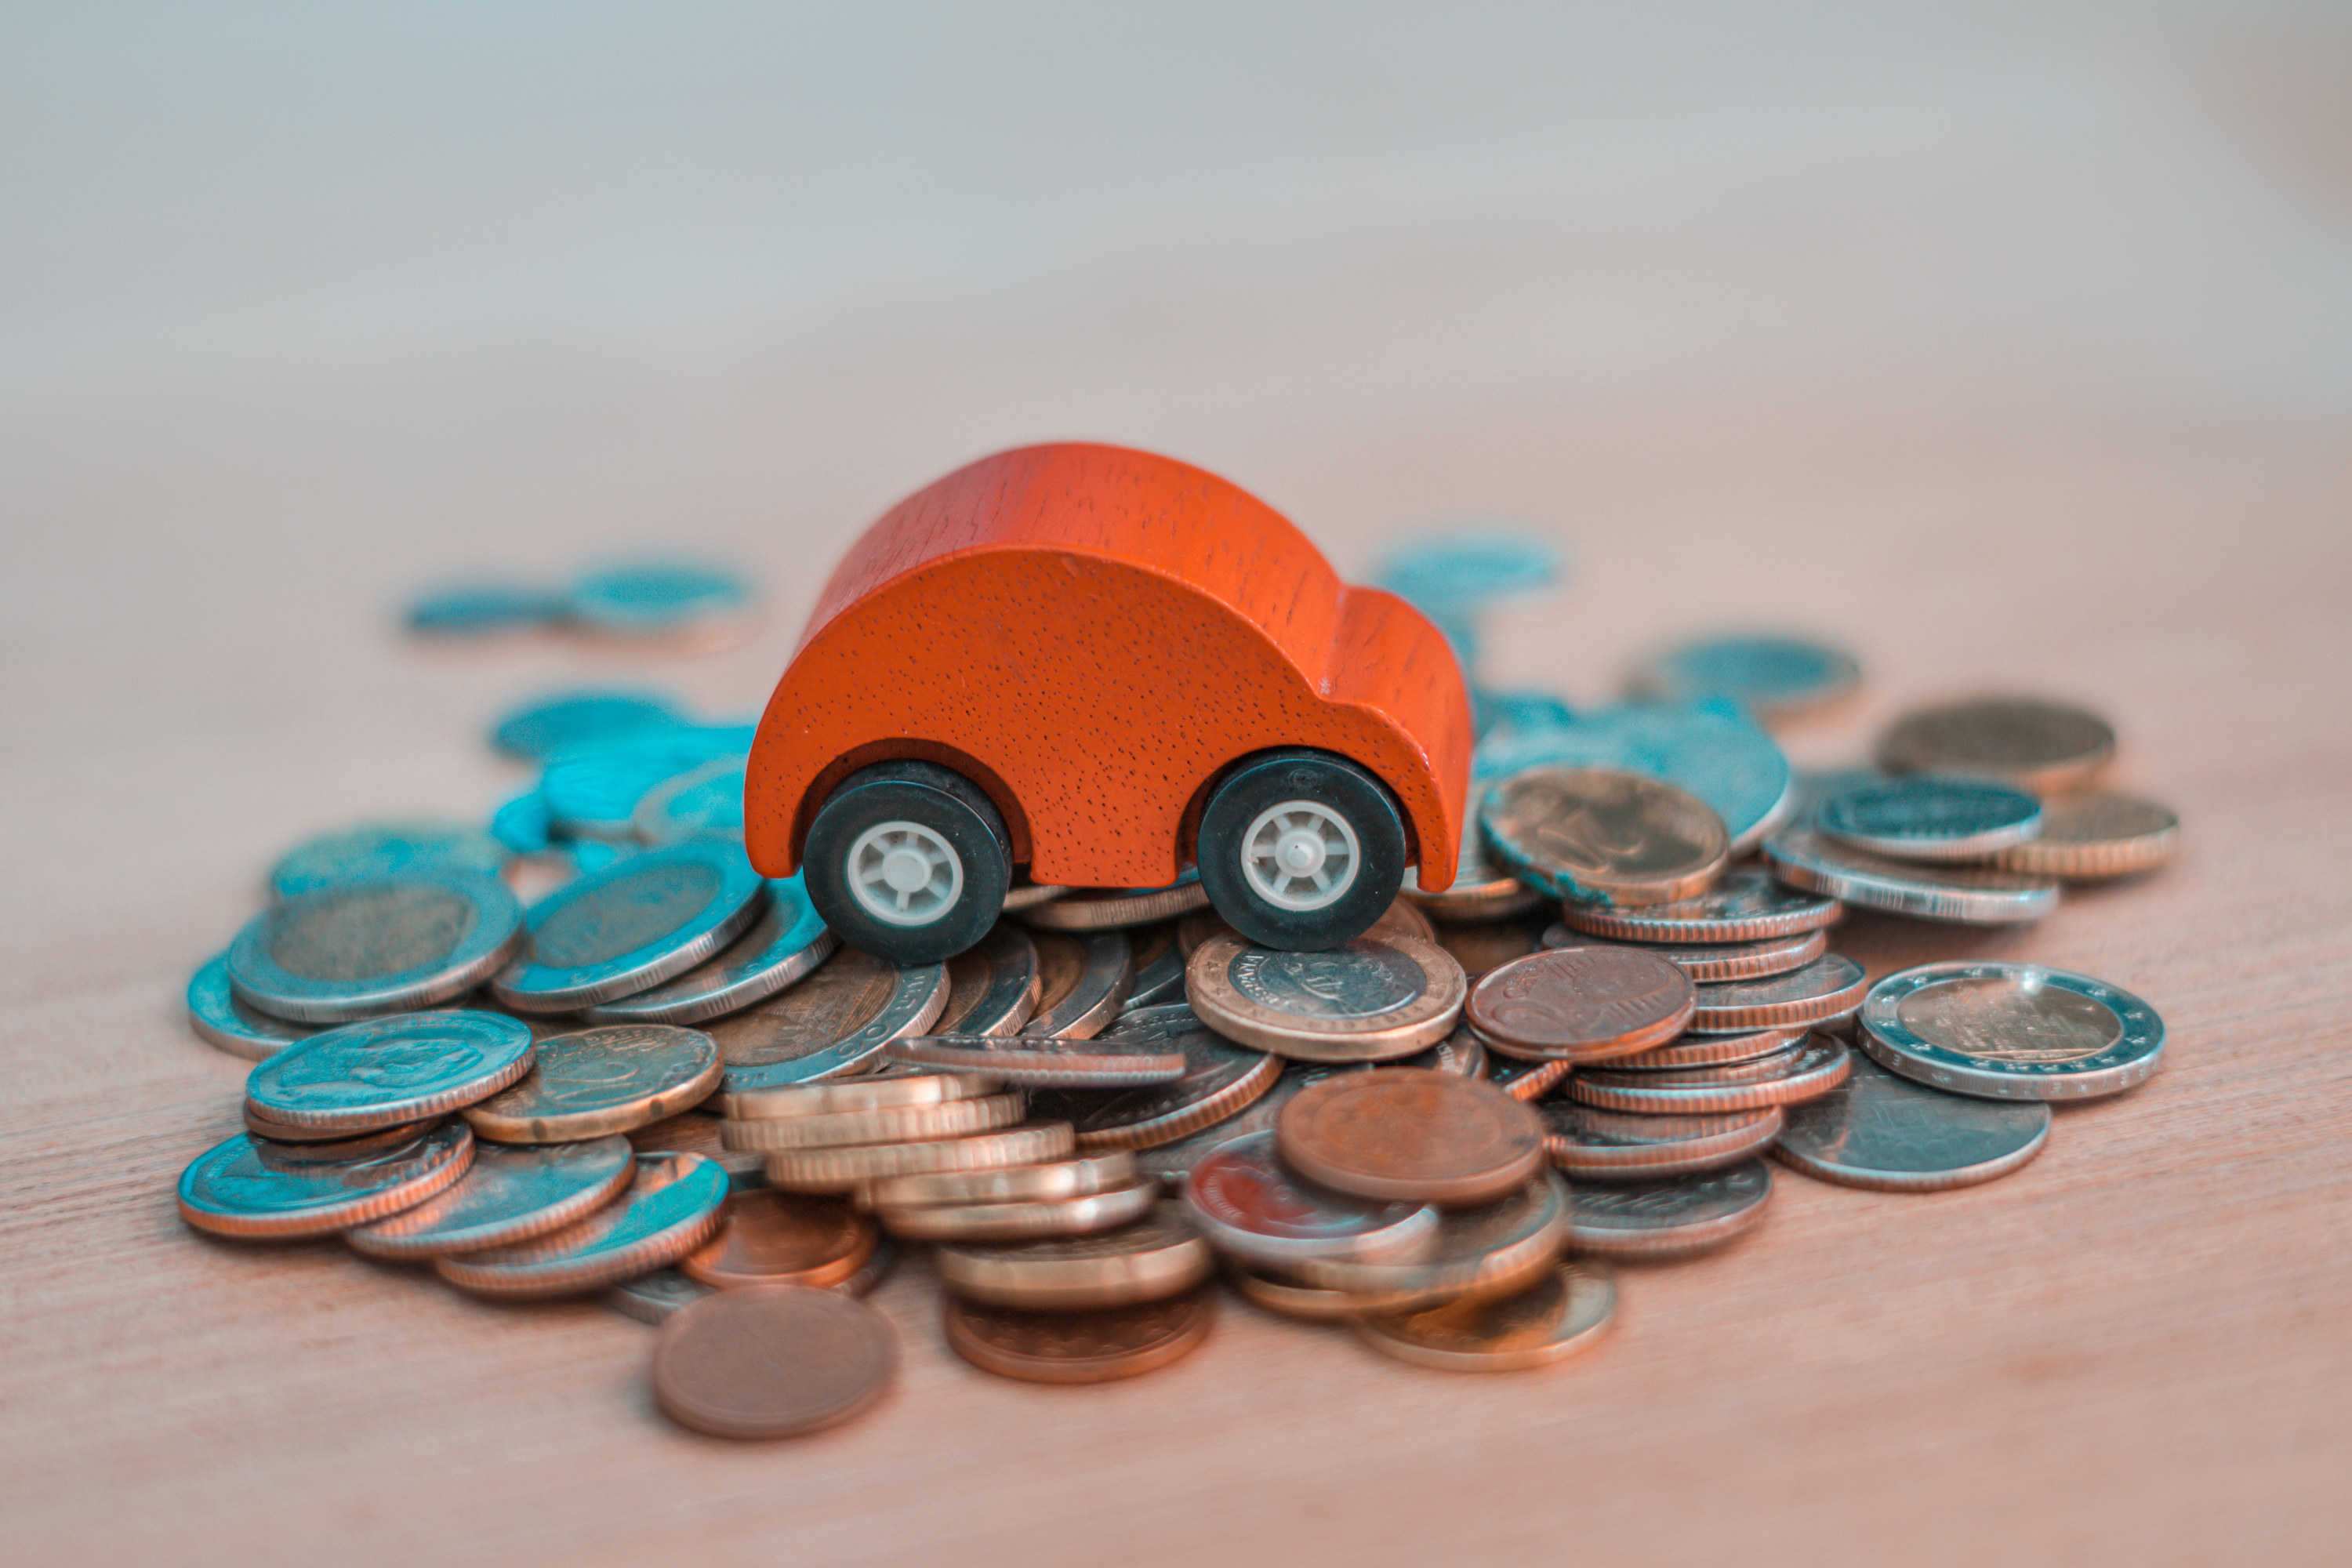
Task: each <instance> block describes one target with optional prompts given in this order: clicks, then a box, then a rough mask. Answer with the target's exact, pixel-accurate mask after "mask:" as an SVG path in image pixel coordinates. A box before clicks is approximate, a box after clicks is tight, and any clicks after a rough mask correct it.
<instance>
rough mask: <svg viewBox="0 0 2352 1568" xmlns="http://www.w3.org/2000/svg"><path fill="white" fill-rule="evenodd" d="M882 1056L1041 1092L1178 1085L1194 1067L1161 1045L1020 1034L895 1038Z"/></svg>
mask: <svg viewBox="0 0 2352 1568" xmlns="http://www.w3.org/2000/svg"><path fill="white" fill-rule="evenodd" d="M884 1054H885V1055H886V1056H887V1057H888V1058H890V1059H891V1060H892V1061H895V1062H903V1063H907V1064H909V1065H912V1066H919V1067H933V1068H950V1069H952V1070H954V1071H957V1072H974V1073H984V1074H986V1075H988V1076H989V1077H991V1078H994V1079H1000V1080H1002V1081H1003V1082H1005V1083H1012V1084H1021V1085H1024V1086H1033V1087H1035V1088H1038V1089H1129V1088H1132V1087H1134V1086H1136V1085H1138V1084H1161V1083H1174V1082H1176V1081H1177V1080H1178V1079H1181V1078H1182V1077H1183V1076H1184V1074H1185V1073H1186V1072H1187V1071H1188V1070H1189V1069H1190V1067H1191V1064H1190V1062H1189V1061H1188V1060H1187V1059H1186V1058H1185V1056H1184V1053H1183V1052H1181V1051H1179V1050H1170V1049H1167V1048H1166V1047H1165V1046H1164V1044H1163V1043H1162V1042H1160V1041H1157V1040H1150V1039H1139V1038H1135V1037H1118V1036H1112V1037H1107V1038H1106V1037H1097V1038H1095V1039H1090V1040H1088V1039H1055V1038H1053V1037H1046V1036H1037V1035H1016V1036H1013V1037H1009V1038H992V1037H988V1036H984V1035H915V1036H912V1037H908V1038H907V1039H903V1040H893V1041H891V1042H890V1044H889V1046H888V1047H886V1049H885V1051H884Z"/></svg>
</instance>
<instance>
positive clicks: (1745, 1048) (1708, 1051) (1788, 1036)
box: [1609, 1024, 1811, 1072]
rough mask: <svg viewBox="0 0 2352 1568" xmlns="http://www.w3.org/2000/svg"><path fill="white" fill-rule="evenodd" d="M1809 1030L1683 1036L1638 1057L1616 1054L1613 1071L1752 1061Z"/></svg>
mask: <svg viewBox="0 0 2352 1568" xmlns="http://www.w3.org/2000/svg"><path fill="white" fill-rule="evenodd" d="M1810 1032H1811V1026H1808V1025H1804V1024H1791V1025H1790V1026H1787V1027H1786V1028H1780V1029H1755V1030H1751V1031H1749V1032H1748V1033H1747V1034H1744V1035H1685V1036H1684V1037H1682V1038H1680V1039H1678V1040H1675V1041H1674V1042H1673V1043H1671V1044H1669V1045H1664V1046H1660V1047H1657V1048H1656V1049H1654V1050H1648V1051H1643V1052H1642V1053H1641V1054H1640V1055H1638V1056H1631V1057H1619V1058H1617V1059H1616V1060H1614V1061H1612V1062H1611V1063H1610V1064H1609V1070H1610V1071H1612V1072H1679V1071H1681V1070H1682V1069H1683V1068H1713V1067H1725V1066H1728V1065H1729V1064H1731V1063H1733V1062H1752V1061H1756V1060H1759V1059H1760V1058H1764V1057H1769V1056H1772V1055H1774V1054H1775V1053H1777V1052H1780V1051H1785V1050H1787V1049H1788V1048H1789V1047H1790V1046H1793V1045H1795V1044H1796V1043H1797V1042H1798V1041H1800V1040H1801V1039H1803V1038H1804V1037H1805V1036H1806V1035H1807V1034H1808V1033H1810Z"/></svg>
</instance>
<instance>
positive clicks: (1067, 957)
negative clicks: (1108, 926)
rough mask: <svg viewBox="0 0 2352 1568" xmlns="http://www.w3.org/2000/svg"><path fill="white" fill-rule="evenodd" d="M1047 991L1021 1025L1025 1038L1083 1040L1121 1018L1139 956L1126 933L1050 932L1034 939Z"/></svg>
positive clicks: (1133, 979) (1133, 980)
mask: <svg viewBox="0 0 2352 1568" xmlns="http://www.w3.org/2000/svg"><path fill="white" fill-rule="evenodd" d="M1033 941H1034V942H1035V944H1036V946H1037V950H1038V963H1039V967H1040V969H1041V971H1042V972H1043V974H1044V976H1045V980H1044V990H1043V992H1042V993H1041V994H1040V995H1039V996H1038V998H1037V1011H1036V1012H1035V1013H1034V1014H1033V1015H1032V1016H1030V1019H1029V1021H1028V1022H1027V1023H1025V1024H1024V1025H1022V1026H1021V1033H1022V1034H1024V1036H1050V1037H1054V1038H1056V1039H1065V1040H1084V1039H1090V1038H1092V1037H1094V1036H1096V1035H1098V1034H1100V1033H1101V1032H1102V1031H1103V1029H1104V1027H1105V1026H1108V1024H1109V1023H1110V1021H1111V1020H1112V1019H1114V1018H1116V1017H1118V1014H1119V1008H1120V1006H1121V1005H1122V1004H1124V1003H1125V1002H1126V1000H1127V993H1128V988H1129V986H1130V985H1132V984H1134V982H1135V954H1134V949H1133V947H1132V946H1131V945H1130V944H1129V942H1128V940H1127V932H1125V931H1089V932H1087V934H1086V935H1085V936H1083V937H1079V936H1067V935H1064V934H1062V933H1060V932H1047V933H1045V935H1042V936H1039V937H1036V938H1034V939H1033Z"/></svg>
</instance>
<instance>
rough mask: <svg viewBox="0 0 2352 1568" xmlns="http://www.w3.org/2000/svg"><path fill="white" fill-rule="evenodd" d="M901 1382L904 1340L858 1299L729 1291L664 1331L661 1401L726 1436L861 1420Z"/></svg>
mask: <svg viewBox="0 0 2352 1568" xmlns="http://www.w3.org/2000/svg"><path fill="white" fill-rule="evenodd" d="M897 1376H898V1330H896V1329H894V1328H892V1327H891V1326H890V1320H889V1319H887V1318H886V1317H884V1316H883V1315H882V1314H881V1313H879V1312H877V1311H876V1310H874V1309H873V1308H872V1307H869V1306H867V1305H866V1303H865V1302H863V1301H860V1300H857V1299H856V1297H854V1296H846V1295H844V1294H842V1293H841V1292H840V1291H837V1290H816V1289H809V1288H808V1287H807V1286H804V1285H761V1286H755V1287H752V1288H751V1289H741V1290H721V1291H719V1293H718V1294H717V1295H715V1296H708V1297H705V1298H704V1299H702V1300H699V1301H694V1302H691V1303H689V1304H688V1305H687V1306H684V1307H681V1308H679V1309H678V1310H677V1311H675V1312H673V1313H671V1314H670V1316H669V1317H668V1319H667V1321H664V1322H663V1324H662V1327H661V1338H660V1339H659V1340H657V1341H656V1342H655V1344H654V1358H653V1385H654V1401H655V1403H656V1404H657V1405H660V1406H661V1408H662V1413H663V1414H664V1415H667V1416H668V1417H669V1418H670V1419H671V1420H673V1421H675V1422H677V1424H678V1425H679V1426H690V1427H692V1428H693V1429H694V1430H695V1431H698V1432H707V1433H709V1434H710V1435H711V1436H718V1437H745V1438H758V1437H793V1436H799V1435H800V1434H802V1433H803V1432H814V1431H816V1430H818V1429H819V1428H821V1427H825V1426H835V1425H836V1424H837V1423H840V1422H843V1421H846V1420H848V1419H849V1418H850V1417H851V1416H853V1415H857V1414H859V1413H860V1412H862V1411H864V1410H865V1409H866V1408H867V1407H868V1406H870V1405H873V1404H874V1402H875V1401H877V1400H878V1399H880V1398H881V1397H882V1395H883V1394H885V1393H887V1391H888V1390H889V1387H890V1384H891V1382H892V1381H893V1380H894V1379H895V1378H896V1377H897Z"/></svg>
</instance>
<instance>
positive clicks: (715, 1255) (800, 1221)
mask: <svg viewBox="0 0 2352 1568" xmlns="http://www.w3.org/2000/svg"><path fill="white" fill-rule="evenodd" d="M880 1240H881V1233H880V1232H879V1231H877V1230H876V1229H875V1228H874V1222H873V1221H872V1220H870V1219H867V1218H866V1216H865V1215H861V1214H859V1213H858V1212H857V1211H856V1209H854V1208H851V1207H850V1206H849V1205H847V1204H845V1203H844V1202H842V1201H841V1200H840V1199H839V1198H820V1197H811V1196H809V1195H807V1194H802V1193H779V1192H774V1191H766V1190H762V1191H755V1192H748V1193H736V1194H733V1195H731V1196H730V1197H729V1198H728V1200H727V1209H726V1223H725V1224H724V1225H722V1226H720V1227H719V1234H718V1235H716V1236H714V1237H711V1238H710V1239H709V1241H706V1242H704V1243H703V1244H702V1245H701V1246H700V1247H696V1248H695V1249H694V1250H693V1251H692V1252H689V1253H688V1254H687V1255H686V1256H685V1257H684V1258H680V1259H678V1262H677V1269H678V1272H679V1273H681V1274H683V1275H685V1276H686V1277H687V1278H688V1279H697V1280H699V1281H701V1282H702V1283H703V1284H705V1285H709V1286H712V1287H714V1288H716V1289H721V1290H738V1289H745V1288H747V1287H751V1286H757V1285H807V1286H810V1287H812V1288H814V1289H819V1290H827V1289H832V1288H833V1287H834V1286H835V1285H838V1284H840V1283H841V1282H842V1281H843V1280H845V1279H848V1278H849V1277H850V1276H851V1275H853V1274H855V1273H856V1272H857V1270H858V1268H859V1267H860V1266H861V1265H863V1264H864V1263H865V1261H866V1258H869V1257H871V1256H872V1255H873V1252H874V1248H875V1247H877V1246H878V1245H879V1244H880Z"/></svg>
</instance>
